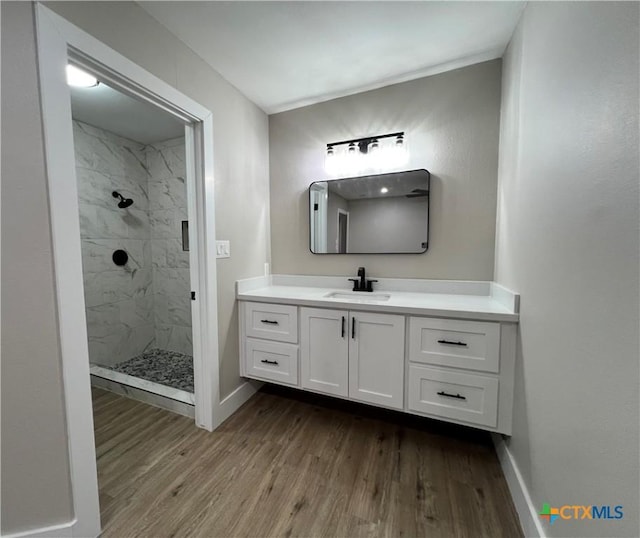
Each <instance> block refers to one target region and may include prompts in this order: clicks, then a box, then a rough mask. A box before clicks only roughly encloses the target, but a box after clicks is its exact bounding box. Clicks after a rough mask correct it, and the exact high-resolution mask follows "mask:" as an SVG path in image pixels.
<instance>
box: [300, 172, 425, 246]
mask: <svg viewBox="0 0 640 538" xmlns="http://www.w3.org/2000/svg"><path fill="white" fill-rule="evenodd" d="M430 177H431V175H430V174H429V172H428V171H427V170H411V171H408V172H395V173H392V174H377V175H371V176H362V177H354V178H347V179H336V180H332V181H316V182H315V183H312V184H311V186H310V187H309V235H310V237H309V248H310V249H311V252H313V253H314V254H420V253H423V252H425V251H426V250H427V246H428V242H429V179H430Z"/></svg>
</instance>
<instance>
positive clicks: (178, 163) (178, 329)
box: [147, 138, 193, 355]
mask: <svg viewBox="0 0 640 538" xmlns="http://www.w3.org/2000/svg"><path fill="white" fill-rule="evenodd" d="M147 164H148V167H149V171H150V174H151V177H150V179H149V191H148V192H149V217H150V219H149V220H150V225H151V251H152V260H153V261H152V265H153V288H154V310H155V323H156V345H157V346H158V347H160V348H162V349H167V350H171V351H178V352H180V353H185V354H187V355H192V354H193V344H192V336H191V330H192V329H191V300H190V291H191V284H190V278H189V252H186V251H184V250H182V221H184V220H187V189H186V183H185V177H186V169H185V146H184V139H183V138H178V139H173V140H167V141H165V142H161V143H158V144H153V145H151V146H148V147H147Z"/></svg>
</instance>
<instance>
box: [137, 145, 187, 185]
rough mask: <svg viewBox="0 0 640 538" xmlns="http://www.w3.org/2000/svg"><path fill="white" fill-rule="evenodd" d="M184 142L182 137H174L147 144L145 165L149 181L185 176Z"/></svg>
mask: <svg viewBox="0 0 640 538" xmlns="http://www.w3.org/2000/svg"><path fill="white" fill-rule="evenodd" d="M184 144H185V141H184V138H174V139H171V140H166V141H164V142H158V143H155V144H151V145H149V146H147V148H146V150H147V165H148V170H149V176H150V179H149V181H150V182H151V183H153V182H158V181H164V180H165V179H169V178H175V177H183V178H184V177H185V170H186V165H185V145H184Z"/></svg>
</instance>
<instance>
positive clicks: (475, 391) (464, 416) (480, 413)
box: [408, 364, 498, 427]
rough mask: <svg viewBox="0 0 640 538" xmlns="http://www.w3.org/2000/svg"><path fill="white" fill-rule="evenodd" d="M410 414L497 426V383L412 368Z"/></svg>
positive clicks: (463, 375)
mask: <svg viewBox="0 0 640 538" xmlns="http://www.w3.org/2000/svg"><path fill="white" fill-rule="evenodd" d="M408 404H409V410H410V411H417V412H419V413H428V414H429V415H435V416H440V417H445V418H452V419H456V420H462V421H465V422H470V423H473V424H479V425H482V426H490V427H496V426H497V423H498V379H497V378H494V377H488V376H482V375H475V374H466V373H460V372H452V371H448V370H441V369H437V368H427V367H424V366H416V365H413V364H412V365H410V366H409V398H408Z"/></svg>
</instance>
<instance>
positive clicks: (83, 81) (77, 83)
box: [67, 64, 100, 88]
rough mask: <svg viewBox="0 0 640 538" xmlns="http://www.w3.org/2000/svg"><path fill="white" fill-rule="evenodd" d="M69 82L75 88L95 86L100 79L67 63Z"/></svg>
mask: <svg viewBox="0 0 640 538" xmlns="http://www.w3.org/2000/svg"><path fill="white" fill-rule="evenodd" d="M67 84H68V85H69V86H73V87H74V88H94V87H96V86H97V85H98V84H100V83H99V82H98V79H97V78H96V77H94V76H93V75H90V74H89V73H87V72H85V71H83V70H82V69H80V68H78V67H76V66H75V65H72V64H67Z"/></svg>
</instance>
